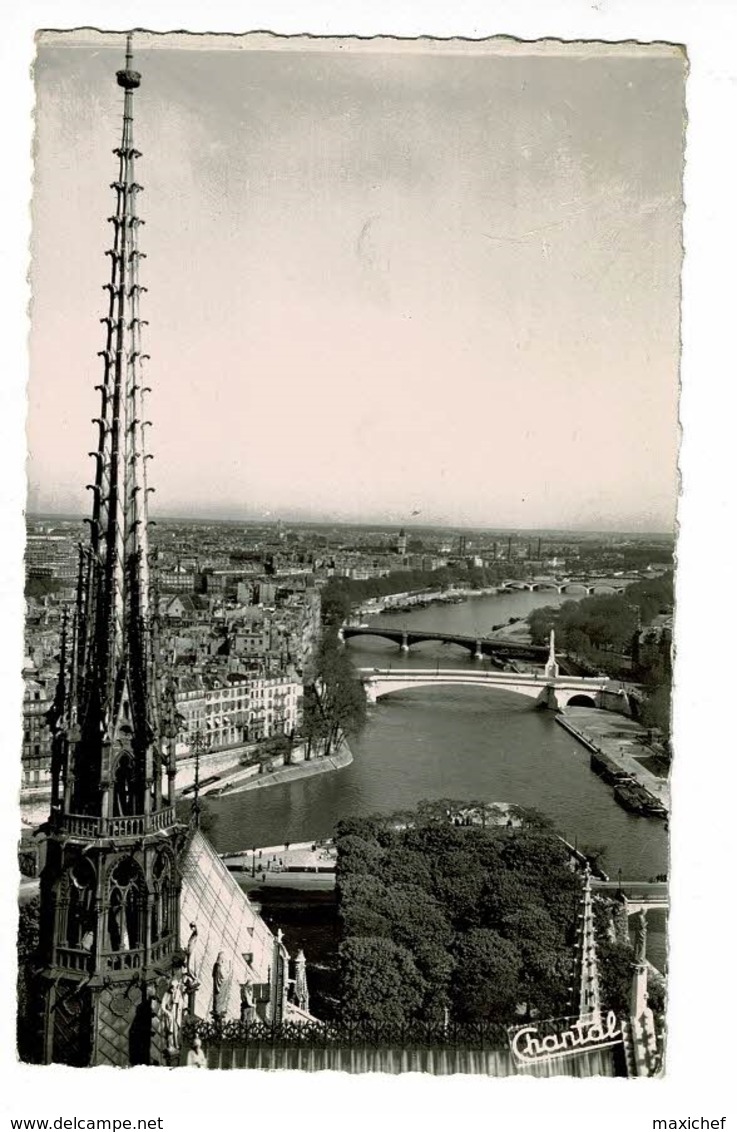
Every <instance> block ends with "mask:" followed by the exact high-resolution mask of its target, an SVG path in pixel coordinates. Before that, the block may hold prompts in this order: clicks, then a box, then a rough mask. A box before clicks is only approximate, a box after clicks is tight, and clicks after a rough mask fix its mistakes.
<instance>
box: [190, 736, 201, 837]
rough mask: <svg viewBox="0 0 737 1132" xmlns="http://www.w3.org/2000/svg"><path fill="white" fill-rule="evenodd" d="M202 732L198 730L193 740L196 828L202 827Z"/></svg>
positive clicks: (194, 821) (194, 819)
mask: <svg viewBox="0 0 737 1132" xmlns="http://www.w3.org/2000/svg"><path fill="white" fill-rule="evenodd" d="M202 745H203V739H202V732H201V731H196V732H195V734H194V738H193V740H192V750H193V752H194V797H193V800H192V822H193V824H194V827H195V829H199V828H200V810H201V807H200V753H201V751H202Z"/></svg>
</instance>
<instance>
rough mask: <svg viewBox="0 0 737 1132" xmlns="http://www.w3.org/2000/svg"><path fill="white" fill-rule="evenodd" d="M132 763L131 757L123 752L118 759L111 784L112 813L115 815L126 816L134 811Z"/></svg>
mask: <svg viewBox="0 0 737 1132" xmlns="http://www.w3.org/2000/svg"><path fill="white" fill-rule="evenodd" d="M134 770H135V768H134V765H133V759H132V757H131V756H130V755H129V754H127V753H125V754H122V755H121V756H120V758H119V759H118V762H117V765H116V767H115V778H114V784H113V813H114V815H115V817H127V816H129V815H130V814H132V813H133V811H134V790H133V784H134Z"/></svg>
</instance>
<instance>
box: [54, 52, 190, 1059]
mask: <svg viewBox="0 0 737 1132" xmlns="http://www.w3.org/2000/svg"><path fill="white" fill-rule="evenodd" d="M117 81H118V85H119V86H120V87H121V88H122V89H123V91H124V101H123V130H122V139H121V143H120V146H119V148H117V149H116V150H114V153H115V155H116V156H117V158H118V175H117V179H116V180H115V181H114V182H113V185H112V188H113V190H114V192H115V201H116V206H115V213H114V215H113V216H111V217H110V223H111V224H112V230H113V246H112V248H111V249H110V251H109V252H108V255H109V256H110V265H111V266H110V281H109V283H107V284H106V285H105V290H106V291H107V293H108V314H107V316H106V317H105V318H104V319H103V320H102V321H103V323H104V324H105V348H104V350H102V351H101V352H100V356H101V358H102V368H103V377H102V383H101V385H100V386H98V388H99V391H100V416H99V418H97V421H96V423H97V427H98V433H99V438H98V443H97V449H96V451H95V452H94V453H92V455H93V457H94V459H95V475H94V483H93V484H91V485H89V486H90V490H91V491H92V516H91V519H90V520H89V523H90V533H89V542H88V543H87V545H86V546H84V547H80V568H79V579H78V586H77V601H76V608H75V611H74V616H73V623H72V633H71V643H70V650H69V652H70V656H69V663H68V666H67V664H66V660H65V658H64V657H63V658H62V661H61V665H60V675H59V684H58V687H57V694H56V699H55V703H54V707H53V709H52V714H51V717H50V721H51V726H52V732H53V756H52V796H51V813H50V817H49V822H48V841H47V849H46V864H45V867H44V870H43V873H42V876H41V942H40V954H41V960H42V963H43V971H42V975H41V979H42V985H43V994H42V998H43V1006H44V1016H43V1026H42V1030H43V1050H42V1059H43V1061H45V1062H47V1063H48V1062H62V1063H65V1064H69V1065H76V1066H87V1065H118V1066H125V1065H131V1064H147V1063H161V1061H162V1060H163V1059H164V1058H163V1051H162V1050H161V1048H160V1042H161V1040H162V1039H161V1036H160V1035H159V1034H158V1032H157V1023H156V1013H157V1009H158V1006H157V1003H158V1002H159V1001H160V1000H161V998H162V995H163V994H164V993H165V991H166V987H167V985H168V979H169V977H170V975H171V972H172V971H173V970H174V969H175V967H176V966H177V963H179V965H181V956H180V955H179V946H180V940H179V918H180V917H179V892H180V888H181V880H180V875H179V860H180V852H181V847H182V840H183V838H184V835H185V831H184V829H183V827H182V826H180V825H178V824H177V822H176V817H175V810H174V778H175V772H176V768H175V759H174V729H173V715H172V719H171V723H172V726H165V725H162V719H161V713H160V711H159V707H158V704H157V674H156V657H155V652H156V648H155V639H154V622H155V611H154V593H153V589H152V586H151V581H150V578H149V560H150V557H151V555H150V550H149V540H148V515H147V493H148V490H149V489H148V487H147V484H146V453H145V436H146V431H147V426H148V422H147V420H146V413H145V408H144V395H145V393H146V392H148V390H147V389H146V387H145V384H144V377H143V369H144V363H145V361H146V359H147V355H146V354H144V353H142V345H141V327H142V325H144V324H143V323H142V321H141V317H140V312H139V300H140V296H141V292H142V291H144V290H145V288H143V287H142V286H141V285H140V284H139V281H138V268H139V262H140V259H141V258H142V253H141V252H139V250H138V229H139V227H140V225H141V224H142V223H143V221H142V220H140V219H139V217H138V215H137V199H138V194H139V193H140V192H141V186H140V185H139V184H138V182H137V181H136V174H135V163H136V159H137V158H138V157H140V156H141V155H140V153H139V152H138V150H137V149H136V148H135V147H134V143H133V94H134V91H135V90H136V89H137V88H138V86H139V85H140V81H141V76H140V74H139V73H138V72H137V71H135V70H133V60H132V49H131V36H128V41H127V51H126V59H125V67H124V69H123V70H121V71H118V72H117Z"/></svg>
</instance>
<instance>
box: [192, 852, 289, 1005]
mask: <svg viewBox="0 0 737 1132" xmlns="http://www.w3.org/2000/svg"><path fill="white" fill-rule="evenodd" d="M181 868H182V896H181V904H180V924H181V939H182V943H184V942H185V941H186V940H187V939H188V937H189V935H190V932H191V925H192V924H196V926H197V941H196V944H195V948H194V965H195V969H196V972H197V978H198V979H199V982H200V988H199V990H198V991H197V1014H198V1015H199V1016H200V1017H201V1018H204V1017H207V1016H209V1015H210V1013H211V1011H212V1006H213V981H212V971H213V967H214V966H215V962H216V960H217V957H218V955H219V954H220V953H221V952H222V953H223V966H224V969H225V972H226V983H227V987H226V1000H227V1009H226V1018H227V1019H238V1018H239V1017H240V1006H241V995H240V988H241V984H242V983H244V982H246V980H247V979H248V980H249V981H250V982H252V983H253V984H267V983H268V982H269V981H270V975H271V969H272V966H273V964H274V954H275V952H274V948H275V945H277V940H276V937H275V936H274V934H273V932H271V930H270V929H269V928H268V927H267V925H266V923H265V921H264V920H263V919H262V918H261V916H260V915H259V914H258V912H256V910H255V909H254V907H253V905H252V904H251V902H250V901H249V899H248V897H247V896H246V894H245V892H244V891H243V889H242V888H241V887H240V886H239V885H238V883H237V881H236V880H235V879H234V877H233V876H232V875H231V873H229V872H228V870H227V868H226V867H225V865H224V864H223V862H222V861H221V860H220V858H219V857H218V855H217V853H216V852H215V850H214V849H213V847H212V845H210V843H209V841H208V840H207V838H206V837H205V836H204V835H203V834H202V833H200V832H199V831H197V832H195V833H194V835H193V837H192V838H191V840H190V843H189V845H188V847H187V850H186V852H185V854H184V857H183V860H182V863H181ZM280 946H281V945H280Z"/></svg>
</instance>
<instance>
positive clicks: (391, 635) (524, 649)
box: [338, 625, 548, 662]
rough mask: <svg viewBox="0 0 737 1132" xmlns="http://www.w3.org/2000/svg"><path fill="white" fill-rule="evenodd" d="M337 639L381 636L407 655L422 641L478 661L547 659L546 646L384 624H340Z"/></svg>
mask: <svg viewBox="0 0 737 1132" xmlns="http://www.w3.org/2000/svg"><path fill="white" fill-rule="evenodd" d="M338 636H339V637H340V639H341V641H347V640H349V639H350V638H351V637H382V638H383V639H384V640H385V641H393V642H394V644H397V645H399V647H400V649H401V650H402V652H409V649H410V647H411V646H412V645H421V644H422V643H423V642H424V641H438V642H439V643H440V644H446V645H459V646H460V647H461V648H463V649H466V650H467V651H468V652H470V653H471V655H472V656H473V657H475V658H476V659H477V660H480V659H481V658H482V657H484V656H497V657H499V658H500V659H501V658H504V657H506V658H510V657H519V658H520V659H524V660H538V661H540V660H541V661H543V662H544V661H546V660H547V659H548V646H547V645H530V644H525V643H524V642H521V643H520V644H516V643H515V644H512V643H511V642H509V641H496V640H494V638H493V637H491V638H488V637H470V636H467V635H464V634H462V633H435V632H433V630H432V629H398V628H397V629H394V628H389V627H388V626H385V625H376V626H373V625H368V626H365V625H364V626H359V625H344V626H343V628H342V629H341V630H340V632H339V634H338Z"/></svg>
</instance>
